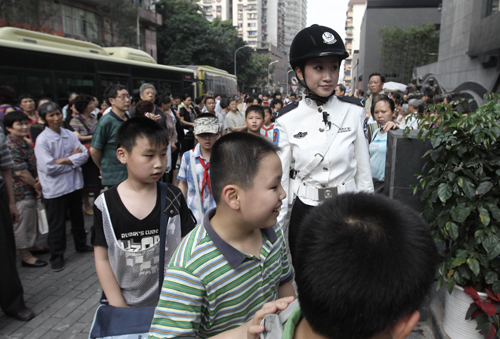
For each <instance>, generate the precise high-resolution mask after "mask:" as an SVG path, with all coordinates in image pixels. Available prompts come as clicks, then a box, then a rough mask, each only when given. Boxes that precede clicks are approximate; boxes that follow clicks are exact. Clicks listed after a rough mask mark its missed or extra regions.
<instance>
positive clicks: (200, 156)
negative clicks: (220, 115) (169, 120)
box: [177, 113, 219, 224]
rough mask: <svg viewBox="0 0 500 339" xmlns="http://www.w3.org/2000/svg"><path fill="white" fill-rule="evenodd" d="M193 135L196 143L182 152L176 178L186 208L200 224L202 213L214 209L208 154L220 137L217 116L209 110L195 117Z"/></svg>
mask: <svg viewBox="0 0 500 339" xmlns="http://www.w3.org/2000/svg"><path fill="white" fill-rule="evenodd" d="M194 136H195V138H196V140H197V141H198V144H197V145H196V146H195V147H194V148H193V149H192V150H189V151H187V152H184V154H183V156H182V160H181V167H180V168H179V174H178V175H177V179H178V180H179V188H180V189H181V191H182V193H183V194H184V196H185V197H186V200H187V204H188V207H189V209H190V210H191V212H193V215H194V217H195V218H196V220H197V224H200V223H201V222H202V221H203V216H204V215H205V213H206V212H208V211H209V210H211V209H212V208H215V200H214V197H213V195H212V188H211V186H210V154H211V152H212V146H213V145H214V143H215V141H216V140H217V138H218V136H219V119H217V117H215V116H214V115H213V114H210V113H204V114H201V115H199V116H198V117H197V118H196V119H194Z"/></svg>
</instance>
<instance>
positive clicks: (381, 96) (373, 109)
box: [370, 94, 395, 116]
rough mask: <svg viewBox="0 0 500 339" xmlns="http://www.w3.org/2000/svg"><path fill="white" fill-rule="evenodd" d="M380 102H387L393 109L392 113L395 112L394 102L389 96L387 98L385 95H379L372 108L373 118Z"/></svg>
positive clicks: (374, 99)
mask: <svg viewBox="0 0 500 339" xmlns="http://www.w3.org/2000/svg"><path fill="white" fill-rule="evenodd" d="M380 101H386V102H387V103H388V104H389V106H390V107H391V111H392V112H394V108H395V105H394V101H393V100H392V99H391V98H389V96H387V95H385V94H379V95H377V96H375V98H373V103H372V107H370V112H371V113H372V116H373V114H375V106H376V105H377V103H378V102H380Z"/></svg>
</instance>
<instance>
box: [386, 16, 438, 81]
mask: <svg viewBox="0 0 500 339" xmlns="http://www.w3.org/2000/svg"><path fill="white" fill-rule="evenodd" d="M379 35H380V38H381V40H382V41H381V42H382V43H381V49H380V51H381V62H380V63H381V65H380V73H382V74H383V75H385V76H386V78H387V80H388V81H397V82H401V83H404V84H406V83H409V82H410V80H411V79H412V74H413V69H414V68H415V67H419V66H422V65H426V64H429V63H432V62H435V61H437V54H438V50H439V30H438V29H436V26H435V25H433V24H423V25H420V26H417V27H410V28H408V29H407V30H403V29H401V28H399V27H393V28H382V29H381V30H380V31H379Z"/></svg>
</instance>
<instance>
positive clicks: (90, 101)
mask: <svg viewBox="0 0 500 339" xmlns="http://www.w3.org/2000/svg"><path fill="white" fill-rule="evenodd" d="M73 105H74V108H75V110H76V111H77V112H78V115H77V116H76V117H74V118H73V119H71V121H70V125H71V127H72V128H73V130H74V133H75V134H76V136H77V137H78V140H79V141H80V142H81V143H82V144H83V146H85V148H86V149H87V151H88V150H89V149H90V142H91V141H92V134H93V133H94V129H95V126H96V125H97V117H95V116H91V113H92V112H93V111H94V109H95V102H94V98H93V97H92V96H90V95H87V94H80V95H78V96H77V97H76V98H75V100H74V101H73ZM89 155H90V152H89ZM82 172H83V203H84V205H85V207H84V212H85V214H87V215H93V214H94V211H93V209H92V205H91V204H90V201H89V193H90V192H93V193H94V197H97V196H98V195H99V192H100V191H101V180H100V179H99V168H98V167H97V166H96V164H95V163H94V161H93V160H92V157H89V160H88V161H87V163H85V164H84V165H83V166H82Z"/></svg>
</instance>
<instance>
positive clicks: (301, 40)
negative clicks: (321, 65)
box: [290, 25, 349, 70]
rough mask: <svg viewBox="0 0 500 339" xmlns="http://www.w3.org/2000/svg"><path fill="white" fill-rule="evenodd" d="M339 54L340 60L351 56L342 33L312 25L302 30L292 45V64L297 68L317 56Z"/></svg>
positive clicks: (293, 67)
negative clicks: (341, 35)
mask: <svg viewBox="0 0 500 339" xmlns="http://www.w3.org/2000/svg"><path fill="white" fill-rule="evenodd" d="M321 56H337V57H338V58H339V61H342V60H344V59H345V58H347V57H348V56H349V52H347V51H346V49H345V46H344V42H343V41H342V38H341V37H340V35H338V33H337V32H335V31H334V30H333V29H331V28H329V27H325V26H319V25H312V26H311V27H307V28H304V29H303V30H301V31H300V32H299V33H297V35H296V36H295V38H294V39H293V41H292V46H291V47H290V65H291V66H292V69H293V70H295V68H296V67H302V66H303V64H304V63H305V62H306V61H307V60H309V59H311V58H315V57H321Z"/></svg>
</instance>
